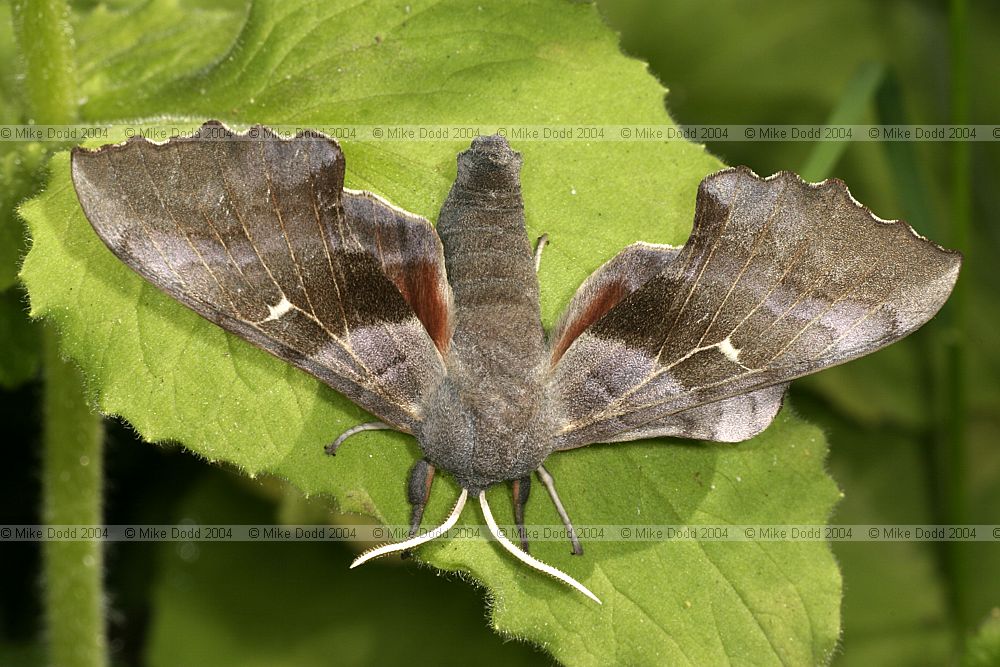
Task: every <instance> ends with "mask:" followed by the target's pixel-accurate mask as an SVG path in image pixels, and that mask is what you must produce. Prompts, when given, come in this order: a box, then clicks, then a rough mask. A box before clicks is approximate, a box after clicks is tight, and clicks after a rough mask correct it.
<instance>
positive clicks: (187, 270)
mask: <svg viewBox="0 0 1000 667" xmlns="http://www.w3.org/2000/svg"><path fill="white" fill-rule="evenodd" d="M72 171H73V183H74V185H75V187H76V191H77V196H78V197H79V199H80V203H81V204H82V205H83V209H84V212H85V213H86V215H87V218H88V219H89V220H90V222H91V224H92V225H93V227H94V229H95V230H96V231H97V233H98V235H99V236H100V237H101V239H103V241H104V242H105V243H106V244H107V246H108V247H109V248H110V249H111V250H112V251H113V252H114V253H115V254H116V255H117V256H118V257H119V258H121V260H122V261H124V262H125V263H126V264H128V265H129V266H130V267H132V269H134V270H135V271H136V272H138V273H139V274H141V275H142V276H143V277H145V278H146V279H147V280H149V281H150V282H152V283H153V284H155V285H156V286H157V287H159V288H161V289H162V290H164V291H165V292H167V293H168V294H170V295H171V296H172V297H174V298H175V299H177V300H178V301H180V302H182V303H184V304H185V305H187V306H189V307H190V308H192V309H193V310H195V311H196V312H198V313H199V314H201V315H202V316H204V317H206V318H207V319H209V320H211V321H212V322H214V323H216V324H218V325H219V326H221V327H223V328H224V329H226V330H227V331H230V332H232V333H234V334H236V335H238V336H240V337H241V338H244V339H246V340H248V341H249V342H251V343H253V344H254V345H257V346H258V347H261V348H263V349H264V350H267V351H268V352H271V353H272V354H274V355H276V356H278V357H280V358H282V359H285V360H287V361H289V362H291V363H293V364H295V365H296V366H298V367H299V368H302V369H303V370H305V371H306V372H308V373H310V374H311V375H313V376H315V377H317V378H319V379H320V380H322V381H323V382H325V383H326V384H328V385H329V386H331V387H333V388H334V389H336V390H338V391H340V392H341V393H343V394H344V395H345V396H347V397H348V398H350V399H351V400H352V401H354V402H355V403H357V404H358V405H359V406H361V407H363V408H364V409H366V410H368V411H369V412H371V413H373V414H375V415H377V416H378V417H379V418H380V419H382V420H383V421H385V422H387V423H389V424H392V425H394V426H395V427H397V428H399V429H400V430H404V431H412V429H413V427H414V425H415V424H417V423H418V422H419V421H420V419H421V411H420V407H419V406H420V398H421V396H422V395H423V394H424V392H425V391H426V389H427V388H428V387H429V386H431V385H433V384H434V383H435V382H436V381H437V380H438V379H439V378H440V377H441V376H442V375H443V373H444V365H443V362H442V359H441V354H440V353H439V349H444V347H445V346H446V345H447V343H448V327H449V325H448V320H449V315H448V312H449V303H450V301H449V290H448V285H447V280H446V277H445V273H444V263H443V255H442V250H441V243H440V241H439V240H438V238H437V235H436V234H435V232H434V230H433V228H432V227H431V226H430V224H429V223H428V222H427V221H426V220H423V219H422V218H419V217H417V216H414V215H412V214H409V213H406V212H404V211H401V210H399V209H396V208H394V207H392V206H391V205H389V204H387V203H385V202H383V201H382V200H380V199H379V198H377V197H375V196H374V195H370V194H367V193H355V192H350V191H348V192H347V193H346V194H345V193H344V192H343V182H344V158H343V154H342V153H341V151H340V148H339V147H338V146H337V144H336V142H334V141H333V140H331V139H329V138H327V137H325V136H322V135H319V134H315V133H308V132H307V133H303V134H299V135H297V136H295V137H294V138H291V139H282V138H279V137H278V136H277V135H275V134H273V133H272V132H270V131H269V130H267V129H266V128H262V127H254V128H252V129H251V130H250V131H248V132H247V133H245V134H234V133H233V132H231V131H230V130H228V129H227V128H225V127H224V126H223V125H221V124H220V123H217V122H209V123H206V124H205V125H204V126H202V128H201V129H200V130H199V131H198V133H197V134H196V135H194V136H193V137H190V138H178V139H174V140H171V141H169V142H167V143H164V144H153V143H150V142H148V141H146V140H144V139H133V140H130V141H128V142H126V143H125V144H122V145H116V146H105V147H103V148H100V149H98V150H94V151H90V150H83V149H77V150H75V151H74V152H73V161H72Z"/></svg>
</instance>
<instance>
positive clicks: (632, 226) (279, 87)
mask: <svg viewBox="0 0 1000 667" xmlns="http://www.w3.org/2000/svg"><path fill="white" fill-rule="evenodd" d="M133 58H134V60H133V62H132V63H131V65H132V66H133V67H139V68H140V69H141V62H142V61H141V59H142V54H141V53H138V52H136V53H135V54H134V55H133ZM155 66H156V67H158V66H159V64H158V63H157V64H156V65H155ZM84 69H86V68H84ZM157 71H160V72H162V70H157ZM140 76H141V74H140ZM144 80H145V81H147V83H148V85H146V86H143V87H140V88H133V89H130V94H129V95H122V94H120V91H117V92H115V93H108V94H104V93H102V91H101V90H99V88H100V86H98V85H95V86H94V89H93V90H91V91H90V94H89V98H88V102H87V104H86V105H85V106H84V108H83V113H84V115H85V116H86V117H87V118H88V119H89V120H94V121H98V120H108V119H113V118H130V117H131V118H138V117H153V116H157V117H172V118H173V119H182V118H183V119H196V120H197V121H200V120H203V119H205V118H208V117H217V118H221V119H223V120H225V121H228V122H231V123H236V124H239V123H251V122H269V123H289V124H298V125H302V126H309V125H311V124H313V125H315V124H325V125H330V124H350V123H390V122H391V123H433V124H445V123H449V124H456V125H458V124H462V125H472V126H476V127H479V128H481V129H483V130H488V129H489V124H490V123H501V122H503V123H593V124H600V123H664V124H665V123H669V122H670V120H669V118H668V117H667V115H666V113H665V112H664V110H663V106H662V100H663V95H664V91H663V89H662V87H661V86H660V85H659V84H658V83H657V82H656V81H655V80H654V79H652V78H651V77H650V76H649V75H648V74H647V73H646V71H645V67H644V66H643V65H642V63H639V62H637V61H634V60H630V59H627V58H625V57H623V56H622V55H621V54H620V53H619V51H618V46H617V43H616V40H615V37H614V35H613V34H612V33H611V32H610V31H609V30H608V29H607V28H605V27H604V26H603V25H602V24H601V22H600V20H599V18H598V16H597V14H596V12H595V10H594V8H593V7H591V6H581V5H574V4H569V3H562V2H556V1H554V0H536V1H531V2H522V3H506V2H481V3H476V4H468V3H464V2H458V1H455V2H438V3H428V4H423V3H412V5H405V6H404V5H402V4H393V3H390V2H369V3H363V4H361V5H350V4H348V3H341V2H338V3H310V2H305V1H304V0H303V1H301V2H277V1H274V2H257V3H254V4H253V5H252V7H251V9H250V12H249V16H248V19H247V22H246V24H245V26H244V27H243V29H242V32H241V33H240V36H239V37H238V39H237V40H236V41H235V43H234V46H233V48H232V50H231V51H230V52H229V54H228V55H226V56H225V57H223V58H221V59H219V60H218V61H217V63H216V64H214V65H211V66H209V67H207V68H205V69H201V70H198V71H196V72H193V73H188V74H184V73H179V74H178V77H177V78H175V79H173V80H167V81H164V82H163V83H162V84H160V85H157V84H156V82H155V80H154V79H152V78H149V77H146V78H145V79H144ZM112 138H117V137H112ZM467 143H468V141H467V140H465V139H453V140H448V141H442V142H435V143H431V142H413V143H402V142H398V143H396V142H394V143H365V142H361V141H350V140H347V141H345V142H344V143H343V147H344V150H345V153H346V156H347V164H348V173H347V184H348V186H350V187H361V188H367V189H371V190H374V191H376V192H378V193H380V194H383V195H385V196H387V197H388V198H390V199H391V200H392V201H394V202H396V203H397V204H399V205H401V206H403V207H405V208H407V209H410V210H412V211H415V212H417V213H420V214H422V215H425V216H428V217H430V218H431V219H433V218H434V217H436V213H437V210H438V208H439V207H440V205H441V203H442V201H443V199H444V196H445V194H446V192H447V189H448V187H449V185H450V183H451V181H452V179H453V178H454V174H455V154H456V153H457V152H458V151H459V150H461V149H463V148H464V147H465V146H466V145H467ZM515 148H517V149H518V150H521V151H522V152H523V153H524V172H523V184H524V194H525V201H526V210H527V220H528V227H529V232H530V233H531V234H540V233H542V232H547V233H548V234H549V235H550V237H551V239H552V241H553V243H552V245H551V246H550V248H549V249H548V250H547V251H546V255H545V257H544V259H543V268H542V272H541V283H542V297H543V313H544V318H545V321H546V323H547V324H551V323H552V321H553V319H554V318H555V316H556V315H557V313H558V311H559V310H560V309H561V308H562V307H564V305H565V304H566V302H567V301H568V299H569V296H570V295H571V294H572V292H573V290H574V289H575V288H576V286H577V285H578V284H579V283H580V282H581V281H582V280H583V279H584V278H585V277H586V276H587V275H588V274H589V273H590V272H591V271H592V270H593V269H594V268H596V267H597V266H598V265H599V264H600V263H601V262H602V261H603V260H605V259H607V258H609V257H610V256H611V255H613V254H614V253H616V252H617V251H618V250H619V249H620V248H621V247H622V246H624V245H626V244H627V243H629V242H631V241H633V240H636V239H639V238H643V239H646V240H649V241H660V242H674V243H677V242H682V241H683V240H684V238H685V237H686V235H687V233H688V231H689V229H690V225H691V219H692V215H693V202H694V194H695V190H696V187H697V184H698V182H699V181H700V179H701V178H702V177H703V176H705V175H706V174H707V173H709V172H711V171H714V170H715V169H717V168H718V167H719V166H720V165H719V163H718V161H716V160H715V159H713V158H711V157H710V156H708V155H706V154H705V153H704V151H703V150H702V149H701V148H700V147H698V146H695V145H692V144H686V143H680V142H673V143H615V142H592V143H584V142H523V143H518V142H515ZM22 213H23V215H24V217H25V218H26V219H27V220H28V221H29V225H30V228H31V233H32V238H33V245H32V249H31V252H30V253H29V256H28V258H27V260H26V263H25V265H24V268H23V271H22V277H23V279H24V281H25V282H26V284H27V285H28V288H29V291H30V293H31V298H32V307H33V310H34V313H35V314H36V315H38V316H43V317H46V318H49V319H52V320H54V321H55V322H56V323H57V324H58V326H59V328H60V330H61V331H62V332H63V344H64V350H65V352H66V353H67V354H69V355H70V356H71V357H73V358H74V359H76V360H77V361H78V362H79V363H80V365H81V366H82V367H83V369H84V370H85V372H86V375H87V377H88V378H89V379H90V387H91V390H92V392H93V397H94V400H95V401H96V402H97V403H98V404H99V405H100V407H101V409H102V410H104V411H106V412H108V413H112V414H120V415H122V416H124V417H125V418H127V419H128V420H129V421H130V422H131V423H132V424H133V425H134V426H135V427H136V428H137V429H138V430H139V432H141V433H142V434H143V435H144V436H145V437H146V438H147V439H150V440H168V439H169V440H176V441H179V442H182V443H184V444H185V445H186V446H187V447H189V448H190V449H192V450H193V451H195V452H198V453H199V454H201V455H203V456H205V457H207V458H209V459H213V460H214V459H221V460H225V461H228V462H231V463H233V464H235V465H237V466H239V467H240V468H241V469H243V470H245V471H246V472H247V473H249V474H256V473H258V472H264V471H266V472H270V473H274V474H278V475H280V476H282V477H285V478H286V479H288V480H290V481H291V482H292V483H293V484H295V485H296V486H297V487H298V488H300V489H302V490H303V491H304V492H306V493H307V494H317V493H322V494H328V495H330V496H333V497H334V498H336V499H337V501H338V503H339V504H340V506H341V507H342V508H343V509H345V510H349V511H359V512H364V513H367V514H370V515H373V516H376V517H378V518H379V519H382V520H385V521H388V522H392V523H402V522H404V520H405V518H406V515H407V510H408V508H407V506H406V504H405V500H404V496H405V494H404V476H405V474H406V470H407V468H408V467H409V465H410V464H411V462H412V461H413V460H414V459H415V458H416V456H417V455H418V450H417V447H416V444H415V443H414V442H413V441H412V439H410V438H407V437H404V436H401V435H393V434H384V433H368V434H364V435H359V436H357V437H355V438H352V440H351V441H350V442H349V443H348V444H347V445H345V447H344V448H343V450H342V454H340V455H338V456H337V458H336V459H329V458H328V457H325V456H324V455H323V451H322V447H323V445H324V444H325V443H327V442H329V441H330V440H331V439H332V438H333V437H335V436H336V435H337V434H339V433H340V432H342V431H343V430H344V429H345V428H347V427H349V426H351V425H353V424H356V423H358V422H359V421H362V420H364V419H365V418H366V416H365V415H364V414H363V413H362V412H361V411H360V410H359V409H357V408H356V407H354V406H353V405H351V404H349V403H348V402H346V401H345V400H344V399H342V398H340V397H339V396H337V395H336V394H335V393H334V392H332V391H330V390H328V389H326V388H325V387H323V386H322V385H320V384H319V383H318V382H316V381H315V380H313V379H312V378H310V377H308V376H306V375H304V374H303V373H301V372H299V371H297V370H295V369H293V368H292V367H291V366H289V365H287V364H285V363H283V362H281V361H279V360H277V359H275V358H272V357H270V356H268V355H266V354H264V353H262V352H260V351H258V350H256V349H255V348H252V347H251V346H249V345H248V344H245V343H243V342H241V341H239V340H237V339H235V338H233V337H231V336H228V335H226V334H224V333H223V332H222V331H221V330H219V329H217V328H215V327H214V326H213V325H211V324H209V323H207V322H206V321H204V320H202V319H200V318H199V317H197V316H196V315H194V314H193V313H191V312H189V311H187V310H185V309H184V308H182V307H180V306H178V305H177V304H176V303H174V302H173V301H171V300H170V299H169V298H168V297H166V296H165V295H163V294H162V293H160V292H158V291H157V290H156V289H154V288H152V287H150V286H149V285H147V284H145V283H144V282H143V281H141V280H140V279H139V278H137V277H136V276H135V275H134V274H133V273H132V272H131V271H129V270H128V269H127V268H126V267H124V266H123V265H122V264H121V263H120V262H118V261H117V260H116V259H115V258H114V257H113V256H112V255H111V253H110V252H108V251H107V249H105V248H104V247H103V246H102V245H101V243H100V241H99V240H98V239H97V238H96V236H95V235H94V234H93V232H92V231H91V229H90V227H89V225H88V224H87V222H86V220H85V219H84V217H83V215H82V212H81V211H80V209H79V205H78V203H77V201H76V198H75V196H74V193H73V189H72V185H71V184H70V181H69V177H68V156H67V155H66V154H60V155H57V156H56V157H55V158H54V159H53V160H52V163H51V178H50V181H49V186H48V189H47V191H46V192H45V193H44V194H43V195H42V196H40V197H38V198H36V199H35V200H33V201H31V202H29V203H28V204H26V205H24V206H23V207H22ZM825 454H826V448H825V443H824V441H823V439H822V437H821V435H820V434H819V433H818V431H816V430H815V429H813V428H810V427H808V426H806V425H805V424H804V423H802V422H801V421H799V420H797V419H795V418H794V417H793V416H792V415H791V414H789V412H788V411H787V410H786V411H785V412H783V413H782V414H781V415H780V416H779V418H778V420H777V421H776V424H775V425H774V426H773V427H772V428H771V429H769V430H768V431H767V432H766V433H765V434H764V435H762V436H761V437H759V438H756V439H755V440H753V441H750V442H747V443H743V444H741V445H738V446H731V445H709V444H693V443H683V442H680V441H649V442H644V443H637V444H629V445H615V446H601V447H592V448H589V449H587V450H580V451H575V452H572V453H570V454H563V455H559V456H556V457H554V458H553V460H552V462H551V469H552V472H553V473H554V474H555V475H556V476H557V479H558V482H559V485H560V489H561V493H562V495H563V499H564V501H565V502H566V503H567V505H568V506H569V508H570V510H571V512H572V513H573V515H574V517H575V519H576V521H578V522H580V523H590V524H594V523H612V524H613V523H632V522H642V523H653V524H656V523H725V524H741V523H790V522H799V523H823V522H824V521H825V520H826V518H827V516H828V514H829V512H830V508H831V507H832V505H833V503H834V502H835V500H836V498H837V495H838V494H837V490H836V488H835V487H834V485H833V484H832V482H831V481H830V480H829V478H828V477H826V476H825V475H824V473H823V460H824V457H825ZM456 495H457V489H456V488H455V486H454V484H453V483H452V482H451V481H450V480H446V481H443V483H438V484H436V486H435V493H434V494H433V498H432V502H431V506H430V507H429V508H428V512H427V521H428V522H432V521H436V520H440V519H441V518H443V516H444V514H445V513H446V511H447V509H448V507H449V506H450V503H451V502H452V501H453V499H454V497H455V496H456ZM503 496H504V490H503V489H495V490H494V491H493V494H492V496H491V497H492V499H493V505H494V506H495V507H498V508H506V507H508V504H509V503H507V502H505V501H504V499H503ZM498 514H499V515H500V516H499V517H498V518H499V519H500V521H501V522H506V523H510V521H511V516H510V512H509V510H507V511H500V512H498ZM528 520H529V521H530V522H532V523H549V524H554V523H557V522H558V518H557V517H556V515H555V512H554V510H553V509H552V508H551V507H550V506H549V504H548V502H547V500H546V499H545V498H544V497H543V494H536V497H535V498H534V499H533V501H532V502H531V504H530V505H529V508H528ZM465 521H466V522H467V523H468V524H470V525H479V524H480V523H481V522H482V518H481V516H479V515H478V514H477V513H476V512H475V511H474V510H472V509H469V510H467V511H466V515H465ZM535 551H536V552H537V554H538V555H539V556H540V557H542V558H543V559H545V560H547V561H549V562H552V563H553V564H555V565H557V566H559V567H562V568H564V569H566V570H567V571H569V572H570V573H572V574H573V575H574V576H577V577H579V578H581V579H582V580H584V581H585V583H587V584H588V585H589V586H590V587H591V588H592V589H593V590H594V591H595V592H596V593H597V594H598V595H599V596H601V597H602V598H603V599H604V603H605V604H604V606H602V607H598V606H597V605H594V604H593V603H591V602H589V601H587V600H586V599H584V598H582V597H581V596H579V595H578V594H576V593H574V592H572V591H570V590H568V589H566V588H565V587H563V586H561V585H559V584H557V583H555V582H553V581H550V580H548V579H546V578H545V577H543V576H541V575H538V574H537V573H535V572H532V571H529V570H526V569H525V568H523V567H521V566H520V565H519V564H517V563H516V562H514V561H513V559H511V558H510V557H509V556H507V555H505V554H503V553H502V552H500V551H498V549H497V547H496V545H494V544H491V543H489V542H487V541H485V540H461V541H452V542H448V543H441V544H434V545H431V546H428V547H426V548H424V549H422V550H421V552H420V556H421V557H423V558H427V559H428V560H429V561H430V562H431V563H433V564H435V565H437V566H439V567H443V568H447V569H456V570H467V571H470V572H471V573H472V574H473V575H474V576H475V577H476V578H477V579H478V580H480V581H482V582H483V583H484V584H485V585H486V586H487V587H488V588H489V589H490V591H491V597H492V598H493V603H492V611H493V621H494V623H495V624H496V626H497V627H498V628H499V629H501V630H503V631H506V632H512V633H514V634H516V635H518V636H521V637H525V638H528V639H530V640H532V641H534V642H537V643H540V644H542V645H543V646H545V648H546V649H547V650H549V651H550V652H551V653H552V654H553V655H555V656H556V657H557V658H559V659H561V660H564V661H566V662H580V663H609V662H620V663H663V662H691V663H702V662H709V661H711V662H718V661H722V660H725V659H729V660H740V661H753V662H770V663H774V662H786V663H789V662H790V663H815V662H823V661H825V660H827V658H828V656H829V654H830V652H831V651H832V649H833V647H834V644H835V642H836V639H837V636H838V631H839V600H840V578H839V574H838V571H837V569H836V566H835V563H834V561H833V559H832V557H831V555H830V551H829V549H828V547H827V546H826V545H825V544H824V543H822V542H815V543H778V542H760V543H757V542H743V543H740V542H706V543H688V542H658V543H653V544H639V543H623V542H617V541H592V542H589V543H588V544H587V553H586V555H585V556H584V557H582V558H573V557H570V556H569V555H568V549H567V548H566V546H565V545H563V544H559V543H555V542H540V543H538V544H537V545H536V546H535Z"/></svg>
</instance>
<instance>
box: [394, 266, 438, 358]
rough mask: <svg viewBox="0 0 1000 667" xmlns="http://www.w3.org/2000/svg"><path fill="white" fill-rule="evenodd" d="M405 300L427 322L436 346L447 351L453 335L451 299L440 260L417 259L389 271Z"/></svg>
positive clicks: (421, 321)
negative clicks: (445, 286)
mask: <svg viewBox="0 0 1000 667" xmlns="http://www.w3.org/2000/svg"><path fill="white" fill-rule="evenodd" d="M389 275H390V277H391V278H392V282H393V283H395V285H396V287H397V288H398V289H399V291H400V293H401V294H402V295H403V298H404V299H406V303H408V304H409V305H410V308H412V309H413V312H414V313H415V314H416V316H417V319H418V320H420V323H421V324H423V325H424V329H426V330H427V333H428V334H429V335H430V337H431V340H433V341H434V345H435V346H436V347H437V349H438V350H439V351H440V352H442V353H444V352H445V351H446V350H447V349H448V343H449V342H450V339H451V324H450V321H449V312H448V299H447V296H446V294H445V293H444V292H443V291H442V289H441V286H442V285H443V284H444V280H442V276H441V272H440V270H439V268H438V266H437V264H435V263H433V262H428V261H423V260H421V261H417V262H414V263H412V264H408V265H406V266H402V267H397V268H396V269H395V270H392V271H390V272H389Z"/></svg>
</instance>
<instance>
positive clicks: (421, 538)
mask: <svg viewBox="0 0 1000 667" xmlns="http://www.w3.org/2000/svg"><path fill="white" fill-rule="evenodd" d="M468 497H469V492H468V490H467V489H462V495H460V496H459V497H458V502H456V503H455V509H453V510H452V511H451V514H449V515H448V518H447V519H445V520H444V523H442V524H441V525H440V526H438V527H437V528H435V529H434V530H431V531H429V532H427V533H425V534H423V535H418V536H417V537H411V538H410V539H408V540H404V541H402V542H394V543H391V544H383V545H382V546H380V547H375V548H374V549H369V550H368V551H366V552H364V553H363V554H361V555H360V556H358V557H357V558H355V559H354V562H353V563H351V569H352V570H353V569H354V568H356V567H357V566H358V565H361V564H362V563H366V562H368V561H370V560H371V559H372V558H378V557H379V556H384V555H386V554H391V553H395V552H397V551H404V550H406V549H413V548H414V547H418V546H420V545H421V544H423V543H424V542H430V541H431V540H433V539H436V538H438V537H440V536H441V535H443V534H444V533H447V532H448V531H449V530H450V529H451V527H452V526H454V525H455V524H456V523H457V522H458V517H459V515H460V514H461V513H462V508H463V507H465V499H466V498H468Z"/></svg>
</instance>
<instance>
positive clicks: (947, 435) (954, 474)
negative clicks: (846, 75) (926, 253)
mask: <svg viewBox="0 0 1000 667" xmlns="http://www.w3.org/2000/svg"><path fill="white" fill-rule="evenodd" d="M949 22H950V35H949V43H950V48H951V100H950V101H951V122H952V123H953V124H965V123H967V122H968V120H969V59H968V39H969V31H968V8H967V5H966V1H965V0H951V3H950V6H949ZM950 147H951V178H952V181H951V217H952V221H951V222H952V225H951V239H950V244H951V246H952V247H954V248H958V249H959V250H961V251H963V252H965V253H968V251H969V249H970V246H969V236H970V231H971V224H972V216H971V203H972V196H971V194H972V193H971V183H972V182H971V153H970V149H971V145H970V144H969V143H968V142H963V141H957V142H954V143H952V144H950ZM968 259H969V258H968V257H966V261H968ZM945 315H946V318H947V320H946V321H947V323H948V324H949V327H948V329H949V330H950V331H949V334H950V335H949V340H948V347H947V352H946V356H945V369H944V380H945V381H944V387H945V420H944V433H943V442H944V443H945V444H946V447H947V448H946V450H945V451H946V454H947V466H946V467H945V471H946V474H947V476H948V485H947V488H948V499H947V503H948V514H949V520H950V523H967V522H968V520H969V513H968V499H967V497H966V488H965V480H966V478H967V471H968V461H967V451H966V449H967V443H966V440H967V433H966V423H967V419H966V416H967V415H966V412H967V410H966V403H967V397H966V383H965V341H964V332H965V330H966V329H965V322H966V289H965V286H964V285H963V284H962V281H961V280H960V281H959V283H958V285H957V286H956V288H955V292H954V294H952V297H951V302H950V304H949V308H948V310H947V311H946V313H945ZM949 546H950V547H951V548H950V549H949V552H948V553H949V558H948V569H949V575H950V578H951V582H952V589H953V590H952V594H953V595H954V596H955V601H954V611H955V614H956V618H955V619H954V620H955V624H956V629H957V634H958V640H959V642H960V643H961V642H962V641H963V640H964V637H965V634H966V632H967V631H968V630H969V629H970V627H969V624H968V622H967V620H968V619H967V618H966V604H965V603H966V599H967V594H966V591H967V581H968V577H967V572H968V570H967V567H966V563H965V556H966V553H967V552H966V549H965V547H964V545H962V544H960V543H957V542H956V543H951V544H950V545H949Z"/></svg>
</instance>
